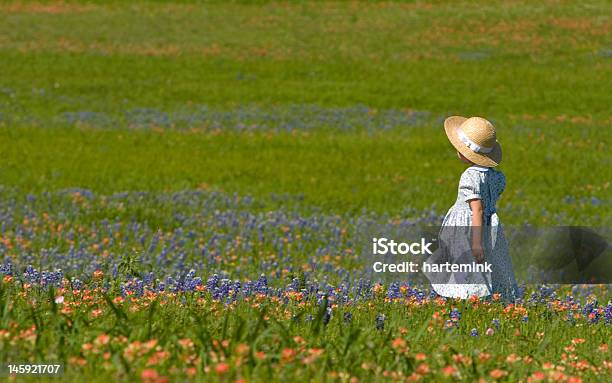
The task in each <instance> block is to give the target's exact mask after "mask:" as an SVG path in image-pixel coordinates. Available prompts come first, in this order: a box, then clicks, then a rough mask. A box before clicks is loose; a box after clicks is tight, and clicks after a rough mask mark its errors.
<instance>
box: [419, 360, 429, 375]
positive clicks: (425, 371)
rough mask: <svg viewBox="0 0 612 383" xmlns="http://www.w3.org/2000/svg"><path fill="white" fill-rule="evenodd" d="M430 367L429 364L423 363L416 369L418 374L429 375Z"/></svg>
mask: <svg viewBox="0 0 612 383" xmlns="http://www.w3.org/2000/svg"><path fill="white" fill-rule="evenodd" d="M429 371H430V370H429V365H428V364H427V363H421V364H419V365H418V366H417V368H416V373H417V374H419V375H426V374H429Z"/></svg>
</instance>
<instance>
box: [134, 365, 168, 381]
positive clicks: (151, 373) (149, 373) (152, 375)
mask: <svg viewBox="0 0 612 383" xmlns="http://www.w3.org/2000/svg"><path fill="white" fill-rule="evenodd" d="M140 379H141V380H142V381H143V382H146V383H167V382H168V378H166V377H165V376H160V375H159V374H158V373H157V371H155V370H153V369H150V368H149V369H145V370H143V371H142V373H141V374H140Z"/></svg>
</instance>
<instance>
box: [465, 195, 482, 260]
mask: <svg viewBox="0 0 612 383" xmlns="http://www.w3.org/2000/svg"><path fill="white" fill-rule="evenodd" d="M468 202H469V204H470V209H471V210H472V254H473V255H474V258H475V259H476V262H482V261H484V250H483V248H482V216H483V209H482V200H479V199H473V200H470V201H468Z"/></svg>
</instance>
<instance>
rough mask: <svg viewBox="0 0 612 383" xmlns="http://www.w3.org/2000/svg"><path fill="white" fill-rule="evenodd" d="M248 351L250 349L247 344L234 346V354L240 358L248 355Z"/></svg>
mask: <svg viewBox="0 0 612 383" xmlns="http://www.w3.org/2000/svg"><path fill="white" fill-rule="evenodd" d="M249 349H250V347H249V345H248V344H244V343H239V344H238V345H236V354H238V355H240V356H245V355H247V354H248V353H249Z"/></svg>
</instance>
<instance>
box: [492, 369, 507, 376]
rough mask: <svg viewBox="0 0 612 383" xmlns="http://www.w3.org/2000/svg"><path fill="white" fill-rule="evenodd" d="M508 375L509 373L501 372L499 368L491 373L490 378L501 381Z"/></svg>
mask: <svg viewBox="0 0 612 383" xmlns="http://www.w3.org/2000/svg"><path fill="white" fill-rule="evenodd" d="M506 375H508V373H507V372H506V371H504V370H500V369H499V368H496V369H495V370H493V371H491V372H490V373H489V376H491V378H493V379H501V378H503V377H504V376H506Z"/></svg>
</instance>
